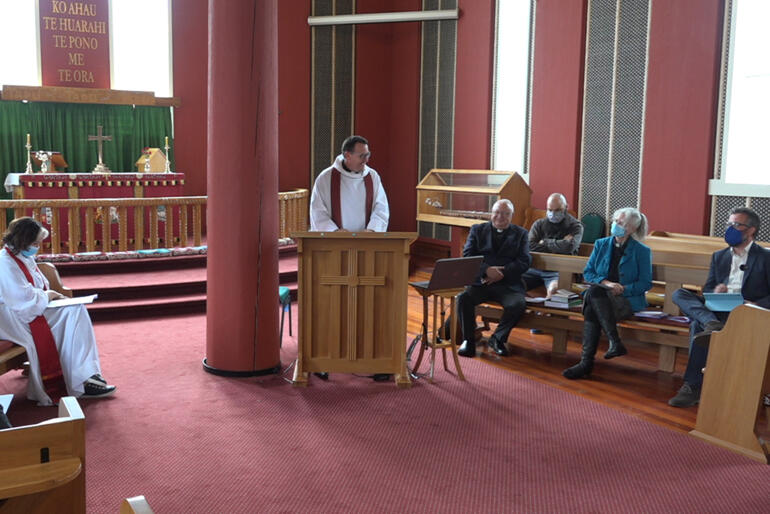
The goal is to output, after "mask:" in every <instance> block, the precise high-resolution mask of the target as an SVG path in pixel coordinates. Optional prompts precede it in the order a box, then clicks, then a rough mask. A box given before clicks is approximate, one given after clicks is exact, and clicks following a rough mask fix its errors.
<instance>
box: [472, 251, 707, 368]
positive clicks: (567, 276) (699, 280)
mask: <svg viewBox="0 0 770 514" xmlns="http://www.w3.org/2000/svg"><path fill="white" fill-rule="evenodd" d="M587 261H588V257H585V256H581V255H558V254H549V253H540V252H532V266H533V267H536V268H539V269H547V270H552V271H558V272H559V287H560V288H563V289H570V288H571V286H572V284H573V282H575V275H577V274H581V273H582V272H583V269H585V265H586V262H587ZM707 277H708V267H705V268H704V267H701V266H682V265H676V264H653V280H655V281H658V282H662V283H664V284H665V301H664V305H663V310H664V312H666V313H667V314H669V315H678V314H679V308H678V307H677V306H676V305H675V304H674V303H673V301H672V300H671V295H672V294H673V292H674V291H676V290H677V289H678V288H680V287H682V286H683V285H685V284H703V283H704V282H705V281H706V278H707ZM501 312H502V311H501V308H500V307H499V306H498V305H494V304H488V303H487V304H481V305H479V306H478V307H477V308H476V313H477V314H479V315H481V316H482V318H483V319H484V320H485V321H497V320H499V319H500V314H501ZM517 327H520V328H537V329H540V330H542V331H544V332H548V333H551V334H552V335H553V343H552V351H553V353H555V354H564V353H566V351H567V339H568V338H569V336H570V334H572V335H580V334H582V332H583V315H582V314H581V313H580V312H573V311H569V310H565V309H555V308H548V307H542V306H535V305H528V309H527V311H526V313H525V314H524V316H522V318H521V320H520V321H519V323H518V324H517ZM618 331H619V333H620V337H621V338H622V339H623V341H624V342H627V341H628V342H630V341H634V342H636V343H642V344H652V345H657V346H658V368H659V369H660V370H662V371H667V372H671V371H673V370H674V363H675V362H676V352H677V349H679V348H688V347H689V327H688V325H686V324H684V323H682V324H670V323H668V322H661V321H657V320H637V319H630V320H624V321H622V322H620V323H619V324H618Z"/></svg>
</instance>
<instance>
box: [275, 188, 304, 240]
mask: <svg viewBox="0 0 770 514" xmlns="http://www.w3.org/2000/svg"><path fill="white" fill-rule="evenodd" d="M309 203H310V191H308V190H307V189H295V190H293V191H286V192H283V193H278V220H279V221H278V223H279V225H278V237H279V238H280V239H283V238H285V237H289V235H290V234H291V233H292V232H307V230H308V212H309Z"/></svg>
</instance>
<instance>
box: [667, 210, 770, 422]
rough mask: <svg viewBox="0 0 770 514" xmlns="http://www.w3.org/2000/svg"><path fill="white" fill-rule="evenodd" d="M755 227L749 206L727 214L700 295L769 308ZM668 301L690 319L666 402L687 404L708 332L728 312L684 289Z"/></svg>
mask: <svg viewBox="0 0 770 514" xmlns="http://www.w3.org/2000/svg"><path fill="white" fill-rule="evenodd" d="M759 226H760V219H759V215H758V214H757V213H756V212H755V211H754V210H753V209H750V208H748V207H735V208H734V209H733V210H732V211H731V212H730V218H729V219H728V221H727V230H726V231H725V242H726V243H727V244H728V245H730V246H729V247H727V248H725V249H723V250H719V251H718V252H714V255H712V257H711V267H710V268H709V276H708V279H707V280H706V284H705V285H704V286H703V292H704V293H740V294H742V295H743V300H744V303H750V304H754V305H758V306H760V307H764V308H765V309H770V251H769V250H767V249H765V248H763V247H761V246H760V245H758V244H754V238H755V237H756V235H757V232H758V231H759ZM673 300H674V303H675V304H677V305H678V306H679V308H680V309H682V312H683V313H684V314H685V315H686V316H688V317H689V318H690V319H691V320H692V321H691V323H690V356H689V358H688V360H687V369H686V371H685V373H684V384H683V385H682V387H681V388H680V389H679V392H678V393H677V394H676V396H674V397H673V398H671V399H670V400H669V401H668V404H669V405H671V406H673V407H692V406H693V405H696V404H697V403H698V401H700V391H701V386H702V384H703V372H702V371H701V370H702V369H703V367H704V366H705V365H706V357H707V356H708V342H709V340H710V338H711V333H712V332H714V331H716V330H721V329H722V327H724V324H725V323H726V322H727V317H728V316H729V315H730V313H729V312H714V311H712V310H711V309H709V305H708V304H707V303H706V302H705V300H704V298H703V297H702V296H700V295H697V294H695V293H693V292H692V291H688V290H686V289H679V290H677V291H676V292H674V296H673Z"/></svg>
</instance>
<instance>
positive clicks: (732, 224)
mask: <svg viewBox="0 0 770 514" xmlns="http://www.w3.org/2000/svg"><path fill="white" fill-rule="evenodd" d="M725 226H726V227H735V228H737V229H740V228H741V227H745V228H751V225H747V224H746V223H741V222H740V221H728V222H727V223H725Z"/></svg>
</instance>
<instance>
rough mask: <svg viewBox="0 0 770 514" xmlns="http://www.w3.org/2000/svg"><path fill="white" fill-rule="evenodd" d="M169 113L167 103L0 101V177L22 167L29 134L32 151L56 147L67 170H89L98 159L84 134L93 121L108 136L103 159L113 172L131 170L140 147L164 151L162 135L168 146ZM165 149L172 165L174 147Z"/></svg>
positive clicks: (89, 131)
mask: <svg viewBox="0 0 770 514" xmlns="http://www.w3.org/2000/svg"><path fill="white" fill-rule="evenodd" d="M171 115H172V113H171V108H170V107H150V106H131V105H100V104H68V103H54V102H39V103H35V102H30V103H24V102H12V101H6V100H3V101H0V180H2V181H3V182H4V181H5V177H6V175H8V173H20V172H23V171H24V168H25V166H26V163H27V158H26V153H25V152H26V149H25V148H24V145H25V144H26V134H28V133H29V134H30V137H31V138H32V150H33V151H35V150H53V151H58V152H61V153H62V155H63V156H64V160H66V161H67V164H68V165H69V167H68V168H67V169H66V170H65V171H66V172H68V173H90V172H91V170H93V169H94V166H96V163H97V162H99V159H98V153H97V143H96V142H95V141H89V140H88V136H89V135H95V134H96V127H97V126H98V125H101V126H102V127H103V128H102V133H103V134H104V135H107V136H112V141H106V142H104V143H103V145H104V146H103V160H104V164H105V165H107V167H108V168H110V170H111V171H113V172H136V166H135V165H134V163H135V162H136V161H137V159H139V157H140V156H141V154H142V149H143V148H145V147H156V148H161V150H162V151H163V152H164V153H165V150H164V149H163V145H164V138H165V136H168V137H169V145H170V146H173V143H172V141H171V139H172V137H173V133H172V120H171ZM169 153H170V154H171V155H169V158H170V159H171V162H172V169H173V162H174V161H173V150H171V151H169ZM2 192H3V195H4V196H3V197H4V198H9V197H10V195H9V194H8V193H5V189H2Z"/></svg>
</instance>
